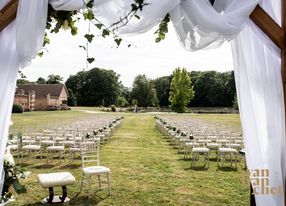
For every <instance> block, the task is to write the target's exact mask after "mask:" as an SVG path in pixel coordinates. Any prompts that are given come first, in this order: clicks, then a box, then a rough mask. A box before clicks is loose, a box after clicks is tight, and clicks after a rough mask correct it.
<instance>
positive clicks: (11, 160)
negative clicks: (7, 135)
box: [4, 146, 15, 165]
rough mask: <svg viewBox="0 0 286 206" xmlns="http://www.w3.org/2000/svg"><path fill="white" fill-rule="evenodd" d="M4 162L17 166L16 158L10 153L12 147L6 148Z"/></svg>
mask: <svg viewBox="0 0 286 206" xmlns="http://www.w3.org/2000/svg"><path fill="white" fill-rule="evenodd" d="M4 161H6V162H8V163H9V164H10V165H15V161H14V158H13V156H12V154H11V152H10V146H8V147H7V148H6V151H5V154H4Z"/></svg>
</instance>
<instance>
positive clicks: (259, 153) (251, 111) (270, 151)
mask: <svg viewBox="0 0 286 206" xmlns="http://www.w3.org/2000/svg"><path fill="white" fill-rule="evenodd" d="M279 3H280V0H272V1H268V0H265V1H263V2H261V3H260V4H261V6H262V7H263V8H264V9H265V10H266V11H267V12H268V13H269V14H270V15H271V16H272V18H274V19H275V20H276V21H277V23H279V24H280V23H281V19H280V18H278V17H280V16H281V7H280V4H279ZM232 50H233V59H234V66H235V67H234V68H235V80H236V88H237V93H238V100H239V106H240V117H241V121H242V125H243V132H244V141H245V150H246V160H247V165H248V168H249V169H250V170H251V169H259V170H262V169H268V170H269V183H270V188H271V187H275V188H278V187H283V185H284V182H285V171H286V170H285V155H286V153H285V115H284V114H285V112H284V100H283V87H282V78H281V56H280V50H279V49H278V48H277V47H276V46H275V45H273V43H272V42H271V40H270V39H268V38H266V37H265V36H264V34H263V32H262V31H259V29H258V28H257V27H256V25H254V24H253V23H252V22H251V21H249V23H248V25H247V26H246V27H245V28H244V29H243V31H242V32H240V34H239V35H238V36H237V38H236V39H235V40H233V41H232ZM256 203H257V205H277V206H278V205H284V192H281V193H280V194H278V195H271V197H269V194H268V195H267V194H265V195H256Z"/></svg>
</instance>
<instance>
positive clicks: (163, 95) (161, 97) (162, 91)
mask: <svg viewBox="0 0 286 206" xmlns="http://www.w3.org/2000/svg"><path fill="white" fill-rule="evenodd" d="M170 84H171V76H164V77H159V78H157V79H155V88H156V92H157V97H158V101H159V105H160V106H168V105H169V93H170Z"/></svg>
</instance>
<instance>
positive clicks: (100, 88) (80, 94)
mask: <svg viewBox="0 0 286 206" xmlns="http://www.w3.org/2000/svg"><path fill="white" fill-rule="evenodd" d="M66 86H67V88H69V89H71V90H72V91H73V93H74V94H75V96H76V99H77V104H78V105H79V106H99V105H102V106H110V105H112V104H116V103H117V99H118V97H119V95H120V88H121V83H120V81H119V75H118V74H116V73H115V72H114V71H112V70H107V69H99V68H94V69H91V70H89V71H81V72H78V73H77V74H76V75H71V76H70V77H69V78H68V79H67V81H66Z"/></svg>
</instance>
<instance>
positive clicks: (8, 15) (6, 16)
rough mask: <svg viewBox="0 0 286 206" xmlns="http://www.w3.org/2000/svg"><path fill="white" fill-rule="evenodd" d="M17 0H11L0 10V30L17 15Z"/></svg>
mask: <svg viewBox="0 0 286 206" xmlns="http://www.w3.org/2000/svg"><path fill="white" fill-rule="evenodd" d="M18 3H19V1H18V0H11V1H10V2H9V3H8V4H7V5H6V6H4V7H3V8H2V9H1V11H0V32H1V31H2V30H3V29H4V28H5V27H6V26H8V25H9V24H10V23H11V22H12V21H13V20H14V19H15V18H16V16H17V9H18Z"/></svg>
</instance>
